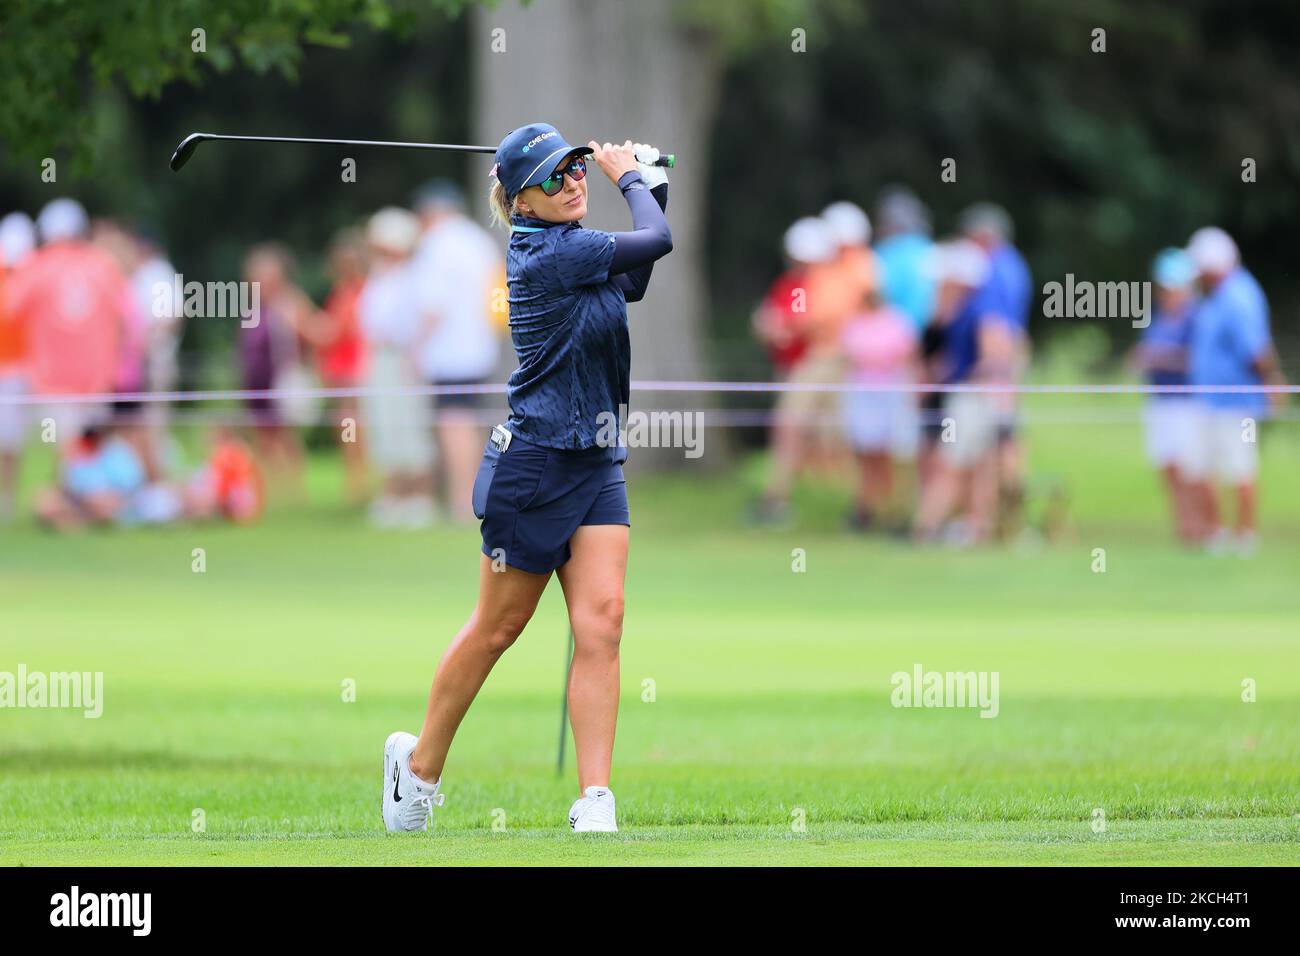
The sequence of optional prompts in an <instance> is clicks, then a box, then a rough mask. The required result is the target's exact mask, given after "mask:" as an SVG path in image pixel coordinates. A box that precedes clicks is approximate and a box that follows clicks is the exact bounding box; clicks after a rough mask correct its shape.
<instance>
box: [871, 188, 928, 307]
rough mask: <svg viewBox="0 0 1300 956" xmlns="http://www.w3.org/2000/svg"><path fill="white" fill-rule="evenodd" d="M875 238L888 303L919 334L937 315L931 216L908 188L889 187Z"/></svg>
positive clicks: (879, 210)
mask: <svg viewBox="0 0 1300 956" xmlns="http://www.w3.org/2000/svg"><path fill="white" fill-rule="evenodd" d="M876 235H877V237H878V239H877V242H876V257H877V258H878V259H879V260H880V285H881V292H882V293H883V295H884V298H885V302H886V303H888V304H889V305H892V306H893V307H894V308H896V309H899V310H901V311H902V312H903V313H904V314H905V315H906V316H907V317H908V318H909V319H910V320H911V322H912V326H913V328H915V329H916V330H917V332H918V333H919V332H920V331H921V330H922V329H924V328H925V327H926V325H928V324H929V322H930V317H931V316H932V315H933V314H934V276H933V275H931V270H930V269H929V262H930V250H931V249H932V248H933V247H934V243H933V242H931V241H930V212H929V210H927V209H926V208H925V206H924V204H922V202H921V200H919V199H918V198H917V197H916V194H915V193H913V192H912V191H911V190H910V189H908V188H907V187H906V186H887V187H885V188H884V189H883V190H881V192H880V198H879V199H878V200H877V203H876Z"/></svg>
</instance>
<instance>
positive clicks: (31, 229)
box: [0, 212, 36, 266]
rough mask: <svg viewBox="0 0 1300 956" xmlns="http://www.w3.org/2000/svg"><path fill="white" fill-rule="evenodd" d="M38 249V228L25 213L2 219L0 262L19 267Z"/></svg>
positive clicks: (17, 213)
mask: <svg viewBox="0 0 1300 956" xmlns="http://www.w3.org/2000/svg"><path fill="white" fill-rule="evenodd" d="M35 248H36V226H35V224H34V223H33V222H32V217H31V216H29V215H27V213H25V212H11V213H10V214H9V215H7V216H5V217H4V218H3V219H0V262H3V264H4V265H7V266H12V265H17V264H18V262H20V261H21V260H22V258H23V257H24V256H26V255H27V254H28V253H29V252H31V251H32V250H33V249H35Z"/></svg>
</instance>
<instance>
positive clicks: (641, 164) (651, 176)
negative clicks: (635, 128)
mask: <svg viewBox="0 0 1300 956" xmlns="http://www.w3.org/2000/svg"><path fill="white" fill-rule="evenodd" d="M632 152H633V153H634V154H635V155H636V168H637V172H639V173H640V174H641V179H642V180H643V181H644V182H645V185H646V188H647V189H654V188H655V187H656V186H659V185H662V184H663V183H666V182H668V169H667V167H664V166H654V165H652V164H653V163H654V161H655V160H657V159H658V158H659V149H658V147H656V146H651V145H649V144H648V143H633V144H632Z"/></svg>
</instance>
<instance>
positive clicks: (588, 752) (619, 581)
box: [556, 524, 628, 791]
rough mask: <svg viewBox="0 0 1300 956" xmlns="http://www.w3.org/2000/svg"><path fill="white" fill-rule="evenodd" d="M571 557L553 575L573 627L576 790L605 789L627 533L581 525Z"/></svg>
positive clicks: (615, 702)
mask: <svg viewBox="0 0 1300 956" xmlns="http://www.w3.org/2000/svg"><path fill="white" fill-rule="evenodd" d="M569 548H570V550H571V552H572V557H570V558H569V561H568V562H567V563H566V564H565V565H564V566H563V567H562V568H560V569H559V571H557V572H556V575H557V576H558V577H559V579H560V586H561V587H563V588H564V600H565V603H566V604H567V605H568V607H569V623H570V624H571V625H572V626H573V669H572V670H571V671H570V672H569V720H570V721H571V722H572V724H573V744H574V749H575V750H576V751H577V754H578V787H579V789H581V790H584V791H585V790H586V789H587V787H608V786H609V768H610V763H611V761H612V760H613V759H614V727H615V724H617V722H618V691H619V672H618V647H619V641H620V640H621V638H622V636H623V579H624V577H625V575H626V573H627V549H628V527H627V525H621V524H609V525H583V526H582V527H580V528H579V529H578V530H577V533H576V534H574V536H573V539H572V540H571V541H570V542H569Z"/></svg>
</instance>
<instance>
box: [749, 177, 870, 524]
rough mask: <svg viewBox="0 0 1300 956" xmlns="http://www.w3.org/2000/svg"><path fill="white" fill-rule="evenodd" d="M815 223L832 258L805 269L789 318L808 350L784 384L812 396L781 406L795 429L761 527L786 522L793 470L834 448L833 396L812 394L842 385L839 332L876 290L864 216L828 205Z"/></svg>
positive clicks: (837, 409)
mask: <svg viewBox="0 0 1300 956" xmlns="http://www.w3.org/2000/svg"><path fill="white" fill-rule="evenodd" d="M821 222H822V226H823V227H824V229H825V230H826V233H827V234H828V235H829V238H830V240H831V245H832V248H833V249H834V252H833V253H832V255H831V257H830V259H829V260H827V261H825V262H820V263H817V264H815V265H813V266H812V267H810V268H809V269H808V272H807V282H808V285H807V289H806V303H805V305H806V309H805V310H804V311H803V312H798V311H796V313H795V314H796V315H799V316H800V317H801V318H802V320H803V322H802V331H803V333H804V335H805V336H806V337H807V341H808V348H807V351H806V352H805V353H804V355H803V356H802V358H800V359H799V362H798V364H797V365H795V367H794V368H793V369H792V370H791V373H790V379H789V381H790V384H792V385H811V386H814V388H810V389H807V390H802V389H801V390H798V391H792V392H788V393H786V394H787V395H789V399H788V401H787V402H786V406H785V408H783V409H778V412H784V413H785V414H787V415H789V416H790V418H791V419H792V420H794V421H795V422H796V423H797V424H796V426H795V428H796V429H797V430H796V431H794V432H792V433H791V432H783V437H785V438H787V439H788V440H789V441H790V445H789V447H786V448H783V449H782V453H781V454H778V455H777V460H776V462H775V466H776V467H774V468H773V471H772V476H771V479H770V480H769V482H768V486H767V489H766V491H765V493H764V495H763V499H762V502H761V503H760V505H759V508H758V512H757V517H758V519H759V520H760V521H762V522H775V523H779V522H782V521H784V520H786V518H787V516H788V512H789V500H790V492H791V490H792V489H793V485H794V479H795V475H796V474H797V470H798V468H799V467H800V466H805V465H808V464H814V463H820V464H821V465H822V466H823V467H825V466H826V465H827V464H828V463H829V462H831V461H833V459H834V457H835V455H834V451H835V450H836V449H838V448H840V447H841V445H840V441H839V438H840V434H839V431H840V430H839V428H837V427H836V424H837V423H838V422H839V421H840V420H841V405H842V402H841V399H840V394H839V391H838V390H833V389H828V388H824V387H822V388H817V387H816V386H828V385H830V386H838V385H841V384H843V382H844V375H845V361H844V351H843V335H844V326H845V325H846V324H847V323H848V321H849V319H850V318H851V317H852V316H854V315H856V314H857V313H858V312H859V311H860V310H861V309H862V307H863V305H864V304H865V302H866V299H867V295H868V293H870V292H872V291H873V290H875V289H876V288H878V282H879V275H878V270H877V267H876V259H875V256H874V255H873V254H872V252H871V248H870V246H868V243H869V242H870V241H871V222H870V220H869V219H867V214H866V213H865V212H863V211H862V210H861V209H860V208H859V207H857V206H855V205H854V204H853V203H851V202H835V203H831V205H829V206H827V207H826V209H825V210H823V212H822V215H821Z"/></svg>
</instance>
